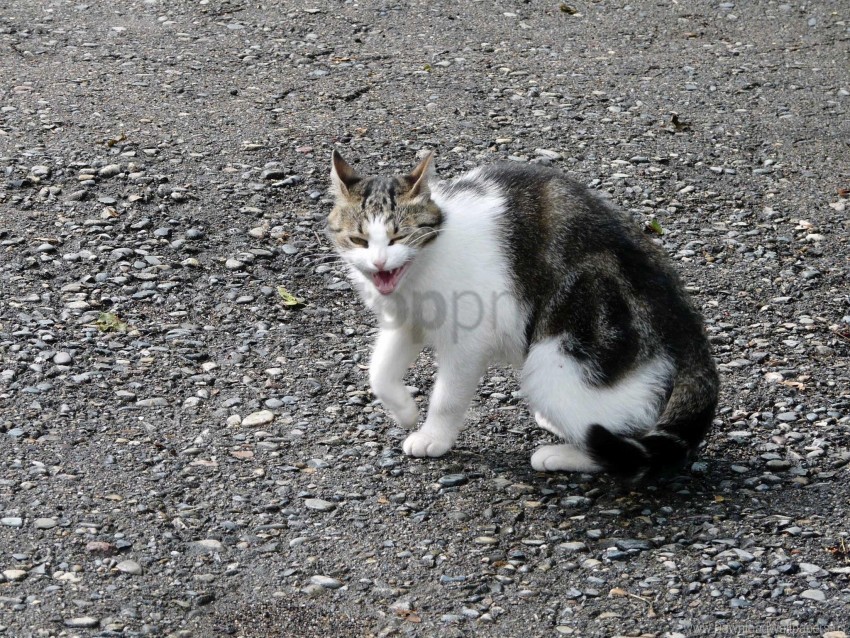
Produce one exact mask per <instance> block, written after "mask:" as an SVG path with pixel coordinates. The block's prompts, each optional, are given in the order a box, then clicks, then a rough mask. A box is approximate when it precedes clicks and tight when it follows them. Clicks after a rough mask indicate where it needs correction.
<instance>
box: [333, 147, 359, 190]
mask: <svg viewBox="0 0 850 638" xmlns="http://www.w3.org/2000/svg"><path fill="white" fill-rule="evenodd" d="M359 181H360V176H359V175H358V174H357V172H356V171H355V170H354V169H353V168H352V167H351V165H350V164H349V163H348V162H346V161H345V160H344V159H342V155H340V154H339V153H338V152H337V150H336V149H334V152H333V154H332V155H331V185H332V190H333V193H334V195H335V196H336V198H337V199H346V198H348V195H349V189H350V188H351V187H352V186H354V185H355V184H356V183H357V182H359Z"/></svg>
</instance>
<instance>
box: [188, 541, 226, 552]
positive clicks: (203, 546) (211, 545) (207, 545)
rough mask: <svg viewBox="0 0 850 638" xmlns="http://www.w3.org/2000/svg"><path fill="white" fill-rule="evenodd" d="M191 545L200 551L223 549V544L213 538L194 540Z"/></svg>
mask: <svg viewBox="0 0 850 638" xmlns="http://www.w3.org/2000/svg"><path fill="white" fill-rule="evenodd" d="M192 547H194V548H195V549H197V550H200V551H202V552H219V551H221V550H222V549H224V545H222V544H221V541H217V540H215V539H214V538H205V539H203V540H200V541H195V542H193V543H192Z"/></svg>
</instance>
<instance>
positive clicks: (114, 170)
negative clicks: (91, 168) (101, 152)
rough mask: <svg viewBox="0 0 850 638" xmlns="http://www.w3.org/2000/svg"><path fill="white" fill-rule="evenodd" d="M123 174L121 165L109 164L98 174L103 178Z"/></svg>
mask: <svg viewBox="0 0 850 638" xmlns="http://www.w3.org/2000/svg"><path fill="white" fill-rule="evenodd" d="M120 172H121V165H120V164H107V165H106V166H104V167H103V168H101V169H100V170H99V171H98V172H97V174H98V175H100V176H101V177H115V176H116V175H118V173H120Z"/></svg>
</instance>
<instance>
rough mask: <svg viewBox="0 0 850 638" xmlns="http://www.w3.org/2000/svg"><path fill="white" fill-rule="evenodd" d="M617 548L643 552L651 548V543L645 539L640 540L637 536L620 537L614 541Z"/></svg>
mask: <svg viewBox="0 0 850 638" xmlns="http://www.w3.org/2000/svg"><path fill="white" fill-rule="evenodd" d="M614 544H615V546H616V547H617V549H619V550H621V551H624V552H628V551H638V552H643V551H647V550H650V549H652V543H650V542H649V541H645V540H640V539H638V538H622V539H617V540H616V541H615V542H614Z"/></svg>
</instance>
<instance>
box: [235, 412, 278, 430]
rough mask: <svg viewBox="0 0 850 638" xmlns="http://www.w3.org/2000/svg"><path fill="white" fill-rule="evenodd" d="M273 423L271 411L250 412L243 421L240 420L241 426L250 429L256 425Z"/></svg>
mask: <svg viewBox="0 0 850 638" xmlns="http://www.w3.org/2000/svg"><path fill="white" fill-rule="evenodd" d="M272 421H274V412H272V411H271V410H260V411H259V412H252V413H251V414H249V415H248V416H246V417H245V418H244V419H242V425H245V426H248V427H251V426H257V425H266V424H267V423H271V422H272Z"/></svg>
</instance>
